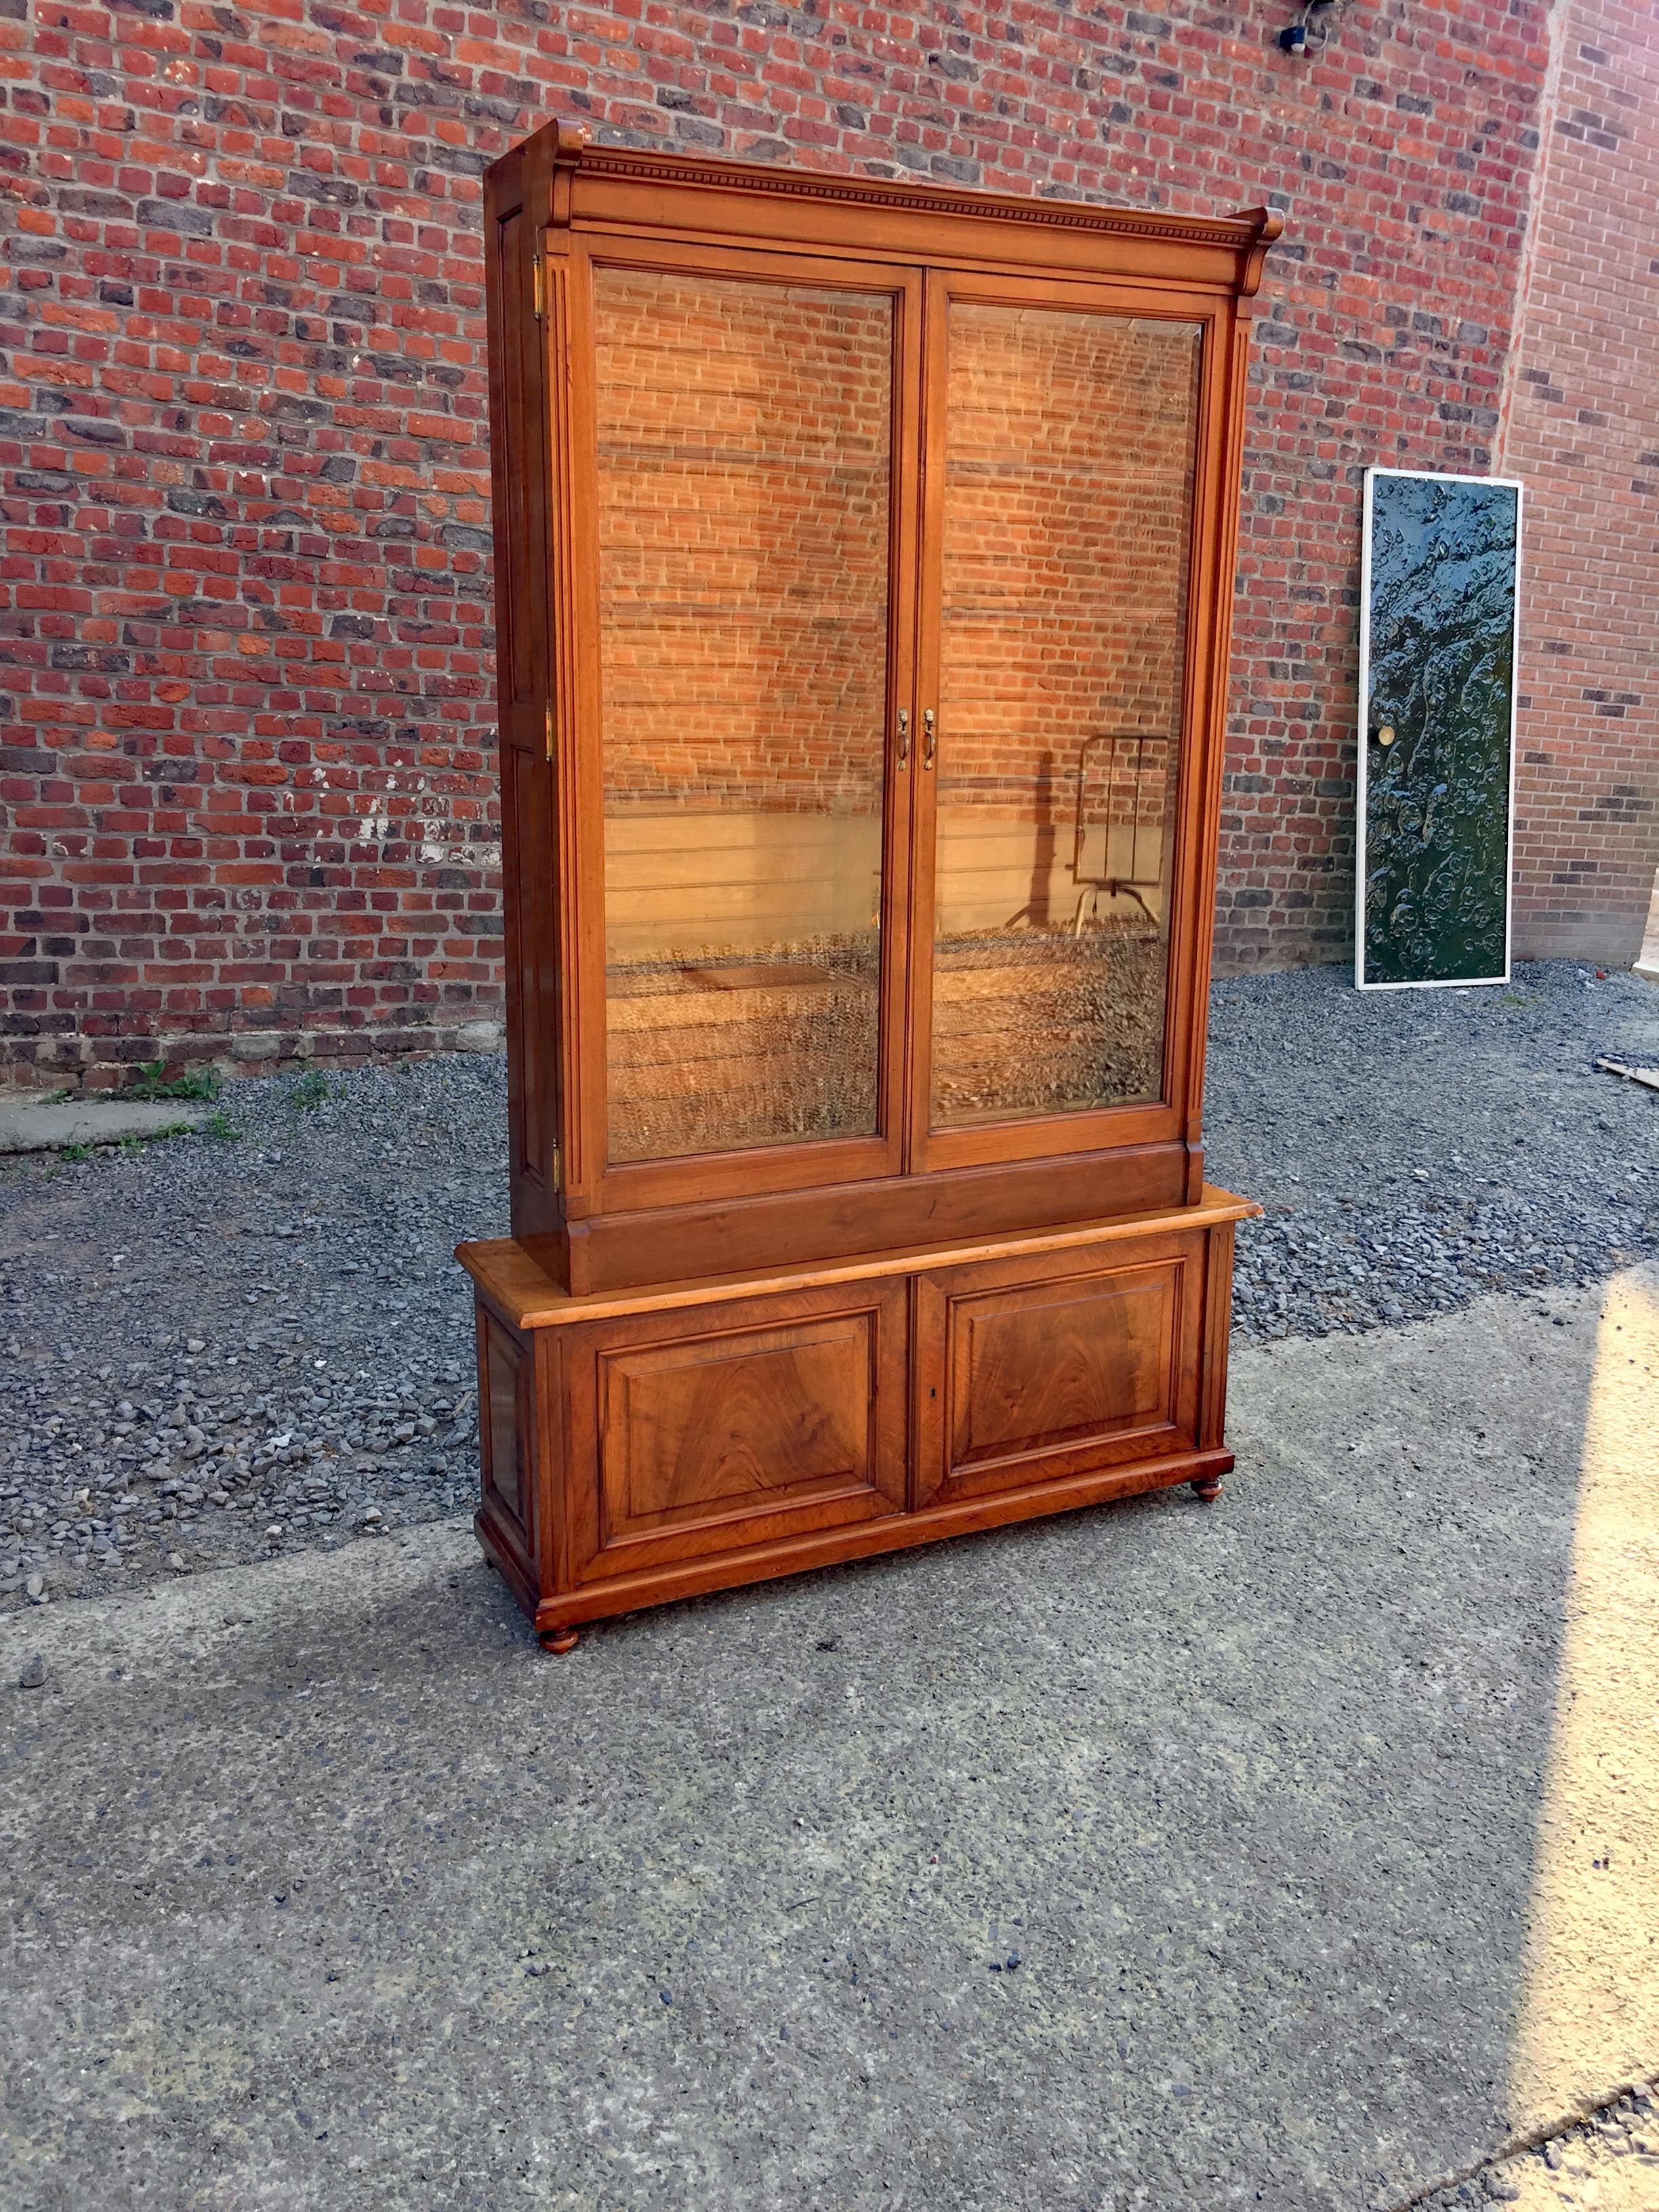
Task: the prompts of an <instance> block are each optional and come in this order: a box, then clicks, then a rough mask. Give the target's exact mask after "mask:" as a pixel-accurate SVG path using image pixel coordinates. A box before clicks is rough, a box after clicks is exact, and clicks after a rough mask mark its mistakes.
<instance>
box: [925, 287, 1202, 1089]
mask: <svg viewBox="0 0 1659 2212" xmlns="http://www.w3.org/2000/svg"><path fill="white" fill-rule="evenodd" d="M949 345H950V352H949V361H948V371H947V374H948V394H947V408H948V414H947V421H946V430H945V544H944V561H945V572H944V601H943V610H942V617H941V631H940V674H939V723H940V740H939V828H938V877H937V890H936V923H935V927H936V945H935V957H934V981H933V1008H934V1012H933V1020H934V1038H933V1120H934V1122H935V1125H936V1126H945V1127H954V1126H958V1125H961V1124H963V1123H970V1122H975V1121H990V1120H996V1119H1000V1118H1002V1117H1004V1116H1006V1115H1012V1114H1027V1113H1038V1112H1048V1113H1058V1112H1065V1111H1067V1110H1071V1109H1085V1108H1089V1107H1099V1106H1107V1105H1115V1104H1119V1103H1126V1102H1127V1101H1130V1100H1133V1099H1140V1098H1155V1097H1157V1096H1158V1091H1159V1087H1160V1085H1161V1081H1162V1066H1163V1045H1164V998H1165V989H1166V970H1167V966H1168V941H1169V921H1170V915H1169V903H1170V902H1169V883H1170V866H1171V862H1172V860H1173V840H1172V837H1171V836H1170V825H1171V824H1172V823H1173V820H1174V813H1175V797H1176V775H1177V771H1178V768H1179V755H1180V736H1181V691H1182V676H1183V671H1184V663H1185V643H1186V597H1187V566H1188V536H1189V527H1190V515H1191V504H1192V483H1193V465H1194V425H1195V422H1196V420H1197V402H1198V386H1197V377H1198V367H1199V358H1200V331H1199V329H1198V327H1197V326H1196V325H1193V324H1191V323H1176V322H1164V321H1158V320H1154V319H1150V318H1149V319H1128V318H1123V317H1111V316H1105V315H1096V314H1086V313H1067V312H1063V311H1058V310H1054V309H1048V308H1024V307H1007V306H1001V305H993V304H981V303H978V302H964V301H957V303H955V304H954V305H953V307H952V308H951V325H950V339H949Z"/></svg>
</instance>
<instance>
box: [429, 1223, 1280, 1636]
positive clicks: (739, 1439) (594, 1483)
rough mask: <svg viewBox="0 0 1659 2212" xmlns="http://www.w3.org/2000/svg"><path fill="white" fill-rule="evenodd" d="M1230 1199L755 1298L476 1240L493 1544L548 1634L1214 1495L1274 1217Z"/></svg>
mask: <svg viewBox="0 0 1659 2212" xmlns="http://www.w3.org/2000/svg"><path fill="white" fill-rule="evenodd" d="M1206 1200H1210V1201H1211V1203H1209V1204H1208V1205H1200V1206H1199V1207H1197V1208H1188V1209H1186V1210H1185V1211H1184V1212H1182V1213H1181V1214H1179V1215H1166V1216H1163V1217H1154V1218H1150V1219H1148V1218H1145V1217H1143V1218H1141V1219H1140V1220H1139V1221H1138V1222H1135V1223H1132V1224H1121V1225H1119V1224H1093V1225H1086V1226H1085V1227H1083V1228H1080V1229H1079V1230H1076V1231H1051V1232H1047V1233H1045V1234H1043V1235H1042V1236H1040V1237H1031V1238H1029V1239H1026V1240H1024V1242H1023V1243H1022V1241H1021V1240H1018V1239H1007V1240H1004V1241H1003V1242H1002V1243H1000V1244H999V1245H997V1246H996V1247H995V1248H994V1249H991V1250H988V1251H987V1248H985V1247H984V1246H982V1245H981V1246H980V1247H977V1248H975V1249H974V1250H973V1251H972V1252H971V1253H963V1254H961V1255H960V1256H958V1255H957V1254H956V1253H953V1252H951V1251H950V1250H949V1249H945V1250H940V1251H934V1252H925V1253H913V1254H908V1255H903V1254H897V1255H872V1256H871V1258H870V1260H869V1261H867V1262H866V1263H864V1265H865V1266H866V1267H867V1269H868V1272H867V1273H859V1274H857V1275H855V1276H851V1277H850V1279H848V1270H845V1269H841V1268H836V1269H830V1268H825V1269H823V1270H820V1271H818V1274H819V1279H817V1280H813V1279H811V1271H803V1273H805V1275H806V1278H807V1279H802V1275H801V1274H795V1275H792V1276H791V1277H789V1278H787V1279H772V1280H769V1281H763V1282H759V1283H744V1284H742V1285H738V1284H735V1283H734V1284H732V1285H731V1286H730V1294H729V1295H727V1294H725V1293H724V1292H716V1293H714V1295H712V1296H711V1294H710V1293H709V1291H708V1290H707V1289H706V1288H698V1289H693V1288H688V1287H687V1286H685V1285H673V1286H665V1288H663V1289H661V1290H660V1291H656V1292H652V1291H635V1292H629V1293H619V1292H606V1293H598V1294H595V1295H593V1296H592V1297H569V1296H567V1295H564V1294H562V1293H560V1292H558V1291H556V1290H554V1289H553V1288H552V1286H551V1285H545V1289H544V1294H542V1295H539V1296H538V1295H537V1291H536V1285H537V1284H538V1282H541V1283H543V1284H544V1282H545V1279H544V1278H540V1277H539V1275H538V1271H536V1270H535V1269H534V1268H533V1267H532V1265H531V1263H530V1262H529V1261H527V1259H526V1255H523V1254H522V1253H521V1252H520V1250H519V1248H518V1247H516V1246H514V1245H512V1244H511V1243H507V1242H505V1241H503V1242H501V1243H495V1244H490V1245H469V1246H463V1247H462V1248H461V1255H460V1256H461V1257H462V1259H463V1260H464V1261H465V1264H466V1265H467V1267H468V1268H469V1270H470V1271H471V1273H472V1274H473V1277H474V1279H475V1282H476V1284H477V1306H478V1358H479V1412H480V1435H481V1439H482V1446H483V1504H482V1507H481V1509H480V1512H479V1516H478V1529H479V1534H480V1537H481V1539H482V1540H483V1543H484V1545H485V1547H486V1548H487V1549H488V1550H489V1553H491V1555H492V1556H493V1557H494V1558H495V1560H496V1561H497V1564H498V1565H500V1566H501V1569H502V1571H503V1572H504V1573H505V1574H506V1575H507V1578H508V1580H509V1582H510V1583H512V1585H513V1589H514V1590H515V1591H516V1592H517V1594H518V1595H519V1597H520V1601H521V1602H522V1603H523V1604H524V1605H525V1606H526V1609H527V1610H528V1611H529V1612H530V1613H532V1616H533V1618H534V1619H535V1620H536V1623H537V1626H538V1628H539V1629H542V1630H544V1632H547V1633H549V1635H551V1634H552V1633H553V1632H554V1631H556V1630H568V1628H569V1627H570V1626H572V1625H573V1624H574V1623H576V1622H578V1621H581V1620H592V1619H596V1618H599V1617H601V1616H603V1615H605V1614H607V1613H623V1612H629V1611H631V1610H633V1609H634V1608H635V1607H638V1606H641V1605H647V1604H652V1603H654V1602H657V1601H660V1600H663V1599H665V1598H671V1597H675V1596H681V1595H690V1594H692V1593H693V1592H695V1591H698V1590H706V1589H719V1588H721V1587H725V1586H727V1585H731V1584H734V1583H744V1582H753V1581H759V1580H763V1579H766V1578H768V1577H772V1576H775V1575H781V1574H787V1573H792V1572H795V1571H800V1570H801V1569H804V1568H807V1567H811V1566H818V1565H825V1564H827V1563H829V1562H831V1561H833V1560H836V1559H850V1558H854V1557H857V1556H860V1555H861V1554H866V1553H872V1552H878V1551H885V1550H892V1549H896V1548H898V1547H902V1546H905V1545H911V1544H917V1543H923V1542H927V1541H930V1540H931V1539H933V1538H934V1537H938V1536H945V1535H950V1534H956V1533H959V1532H962V1531H965V1530H967V1529H969V1528H985V1527H988V1526H992V1525H994V1524H995V1523H996V1522H1004V1521H1012V1520H1018V1519H1024V1518H1029V1517H1030V1516H1035V1515H1038V1514H1042V1513H1051V1512H1059V1511H1063V1510H1067V1509H1069V1508H1071V1507H1073V1506H1077V1505H1082V1504H1091V1503H1093V1502H1096V1501H1097V1500H1100V1499H1104V1498H1110V1497H1114V1496H1119V1495H1124V1494H1127V1493H1129V1492H1134V1491H1139V1490H1146V1489H1151V1488H1155V1487H1158V1486H1165V1485H1170V1484H1174V1483H1179V1482H1190V1483H1193V1484H1194V1486H1195V1487H1197V1488H1199V1489H1200V1491H1201V1492H1203V1493H1204V1494H1206V1495H1212V1494H1213V1492H1214V1490H1215V1486H1216V1485H1217V1484H1218V1480H1219V1478H1220V1476H1221V1475H1222V1474H1224V1473H1225V1471H1226V1469H1227V1468H1229V1467H1230V1466H1231V1456H1230V1455H1228V1453H1227V1452H1226V1451H1225V1449H1224V1448H1223V1446H1222V1419H1223V1411H1224V1407H1225V1388H1226V1366H1225V1362H1226V1343H1227V1322H1228V1307H1229V1302H1230V1297H1231V1274H1232V1233H1233V1224H1234V1222H1235V1221H1236V1220H1237V1218H1238V1217H1239V1216H1240V1215H1241V1214H1243V1213H1244V1212H1249V1211H1250V1210H1252V1209H1250V1208H1249V1206H1247V1205H1246V1204H1245V1203H1244V1202H1243V1201H1242V1200H1233V1199H1230V1198H1228V1196H1227V1194H1225V1193H1221V1192H1207V1193H1206ZM825 1276H829V1277H833V1278H835V1279H827V1280H826V1279H823V1277H825Z"/></svg>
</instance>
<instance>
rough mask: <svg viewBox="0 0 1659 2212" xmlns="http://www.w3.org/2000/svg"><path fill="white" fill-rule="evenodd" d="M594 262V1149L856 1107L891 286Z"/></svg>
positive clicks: (873, 785)
mask: <svg viewBox="0 0 1659 2212" xmlns="http://www.w3.org/2000/svg"><path fill="white" fill-rule="evenodd" d="M596 285H597V300H596V307H597V318H598V329H599V518H598V519H599V589H600V625H601V628H600V673H601V684H602V695H603V714H604V755H605V974H606V991H607V1014H606V1024H607V1038H608V1058H609V1072H610V1121H611V1158H612V1159H613V1160H636V1159H653V1158H665V1157H671V1156H676V1155H679V1154H684V1153H687V1152H719V1151H725V1150H728V1149H730V1148H732V1147H734V1146H747V1145H774V1144H784V1143H787V1142H788V1141H790V1140H791V1139H802V1138H811V1137H845V1136H867V1135H869V1134H871V1133H873V1132H874V1130H875V1127H876V1060H877V1000H878V970H879V965H880V938H879V915H880V902H881V831H882V812H881V810H882V777H883V763H884V750H885V740H884V722H885V713H886V693H887V598H888V501H889V479H890V465H891V457H890V424H891V413H892V404H891V403H892V359H893V305H892V301H891V300H890V298H889V297H888V296H886V295H875V296H868V295H863V294H858V293H851V292H840V291H831V290H814V289H811V288H810V287H806V286H797V285H782V284H779V285H769V284H761V283H746V282H744V281H741V280H726V279H714V278H710V277H708V276H689V275H679V274H677V273H674V272H671V271H662V270H618V269H608V270H601V271H599V272H598V274H597V276H596Z"/></svg>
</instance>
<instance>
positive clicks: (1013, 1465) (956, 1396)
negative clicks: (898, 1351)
mask: <svg viewBox="0 0 1659 2212" xmlns="http://www.w3.org/2000/svg"><path fill="white" fill-rule="evenodd" d="M1161 1243H1162V1249H1161V1250H1159V1251H1158V1256H1157V1257H1155V1258H1149V1259H1146V1260H1144V1261H1141V1263H1140V1264H1138V1265H1133V1266H1129V1265H1124V1264H1121V1263H1120V1264H1118V1265H1116V1266H1103V1265H1102V1264H1101V1256H1100V1255H1070V1256H1069V1257H1068V1258H1064V1259H1062V1260H1061V1261H1059V1262H1058V1263H1057V1265H1054V1266H1051V1268H1050V1269H1049V1270H1048V1271H1046V1272H1048V1276H1049V1279H1046V1280H1045V1279H1042V1276H1041V1273H1040V1272H1039V1266H1038V1264H1037V1263H1036V1262H1034V1261H1023V1262H1022V1261H996V1262H994V1263H992V1264H991V1265H990V1266H989V1267H982V1268H981V1267H967V1268H959V1269H953V1270H951V1272H950V1273H939V1274H930V1275H926V1276H923V1277H922V1278H921V1279H920V1280H919V1282H918V1285H917V1332H916V1349H915V1362H916V1386H915V1387H916V1395H917V1410H918V1423H917V1428H918V1437H919V1449H918V1459H917V1493H918V1502H919V1503H921V1504H927V1503H930V1502H933V1501H934V1500H943V1499H945V1498H953V1497H967V1496H973V1495H975V1494H978V1493H979V1492H984V1491H987V1490H992V1489H996V1488H1000V1487H1005V1486H1010V1485H1017V1484H1024V1483H1030V1482H1033V1481H1037V1480H1044V1479H1048V1478H1050V1477H1052V1478H1053V1479H1054V1480H1063V1479H1068V1478H1070V1477H1071V1476H1073V1475H1076V1474H1080V1473H1083V1472H1085V1471H1086V1470H1088V1469H1090V1468H1100V1467H1107V1466H1110V1465H1112V1464H1114V1463H1115V1462H1121V1461H1124V1460H1128V1459H1134V1458H1141V1457H1152V1456H1157V1455H1160V1454H1165V1453H1169V1452H1171V1451H1176V1450H1178V1449H1183V1448H1185V1447H1189V1446H1191V1445H1192V1444H1193V1443H1194V1442H1195V1439H1196V1431H1197V1419H1198V1399H1197V1389H1196V1376H1195V1362H1196V1360H1197V1358H1198V1353H1199V1349H1200V1345H1199V1330H1200V1323H1201V1318H1202V1314H1201V1306H1202V1298H1201V1290H1202V1281H1201V1274H1202V1267H1201V1258H1202V1238H1201V1237H1198V1238H1191V1239H1182V1240H1179V1241H1178V1242H1176V1243H1171V1242H1170V1240H1161ZM1034 1278H1036V1279H1034Z"/></svg>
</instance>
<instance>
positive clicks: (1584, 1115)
mask: <svg viewBox="0 0 1659 2212" xmlns="http://www.w3.org/2000/svg"><path fill="white" fill-rule="evenodd" d="M1210 1036H1211V1048H1210V1079H1209V1089H1208V1093H1207V1098H1206V1121H1207V1142H1208V1152H1207V1156H1206V1172H1207V1173H1208V1175H1209V1177H1210V1180H1211V1181H1212V1182H1218V1183H1221V1184H1223V1185H1225V1187H1226V1188H1229V1189H1232V1190H1238V1191H1243V1192H1246V1193H1248V1194H1249V1196H1250V1197H1252V1198H1257V1199H1260V1200H1261V1202H1262V1204H1263V1205H1264V1206H1266V1208H1267V1214H1266V1218H1264V1219H1262V1220H1261V1221H1255V1222H1246V1223H1244V1224H1243V1225H1242V1226H1241V1228H1240V1231H1239V1243H1238V1255H1239V1256H1238V1272H1237V1292H1236V1296H1235V1299H1234V1315H1235V1322H1236V1326H1237V1328H1238V1330H1239V1332H1240V1333H1241V1334H1243V1335H1244V1336H1245V1337H1247V1338H1251V1339H1256V1340H1260V1339H1263V1338H1272V1337H1280V1336H1323V1335H1327V1334H1330V1333H1331V1332H1332V1331H1334V1330H1343V1329H1346V1330H1355V1331H1357V1330H1359V1329H1363V1328H1376V1327H1377V1326H1379V1325H1380V1324H1386V1323H1388V1322H1401V1321H1416V1320H1420V1319H1424V1318H1425V1317H1427V1316H1430V1315H1433V1314H1437V1313H1449V1312H1451V1311H1452V1310H1455V1308H1457V1307H1460V1306H1465V1305H1467V1304H1468V1303H1469V1301H1470V1299H1471V1298H1473V1297H1478V1296H1479V1295H1480V1293H1481V1292H1482V1291H1493V1290H1507V1291H1530V1290H1540V1289H1542V1288H1544V1287H1545V1286H1546V1285H1550V1284H1565V1283H1588V1282H1592V1281H1595V1280H1596V1279H1599V1278H1601V1277H1602V1276H1604V1275H1606V1274H1607V1273H1609V1272H1610V1270H1612V1269H1613V1268H1614V1267H1619V1266H1620V1265H1621V1264H1623V1263H1624V1262H1625V1261H1631V1260H1637V1259H1642V1258H1645V1257H1647V1256H1649V1255H1651V1254H1653V1253H1655V1252H1656V1251H1659V1091H1649V1090H1646V1089H1644V1086H1643V1085H1640V1084H1638V1083H1632V1082H1629V1081H1627V1080H1626V1079H1623V1078H1621V1077H1619V1076H1614V1075H1607V1074H1604V1073H1601V1071H1600V1070H1598V1069H1597V1068H1596V1066H1595V1061H1596V1060H1597V1059H1598V1058H1601V1057H1602V1056H1610V1057H1611V1058H1613V1059H1614V1060H1625V1061H1626V1062H1627V1063H1631V1064H1633V1065H1636V1066H1655V1065H1659V987H1655V986H1654V985H1653V984H1651V983H1644V982H1643V981H1640V980H1639V979H1638V978H1637V977H1636V976H1633V975H1628V974H1614V975H1606V976H1603V975H1600V974H1598V971H1597V970H1596V969H1593V968H1590V969H1586V968H1580V967H1577V966H1571V965H1568V964H1566V963H1559V962H1551V963H1537V964H1535V965H1528V966H1525V967H1522V968H1521V969H1517V971H1516V979H1515V981H1514V983H1513V985H1512V986H1511V987H1509V988H1507V989H1493V988H1490V987H1488V988H1486V989H1483V990H1471V991H1455V990H1431V991H1383V992H1366V993H1361V992H1358V991H1355V990H1353V989H1352V988H1351V987H1350V986H1349V982H1348V978H1347V971H1346V969H1335V968H1315V969H1295V970H1292V971H1291V972H1289V973H1286V974H1283V975H1258V976H1250V977H1243V978H1239V979H1237V980H1235V981H1228V982H1225V983H1218V985H1217V986H1216V987H1215V990H1214V993H1213V994H1212V1001H1211V1016H1210Z"/></svg>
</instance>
